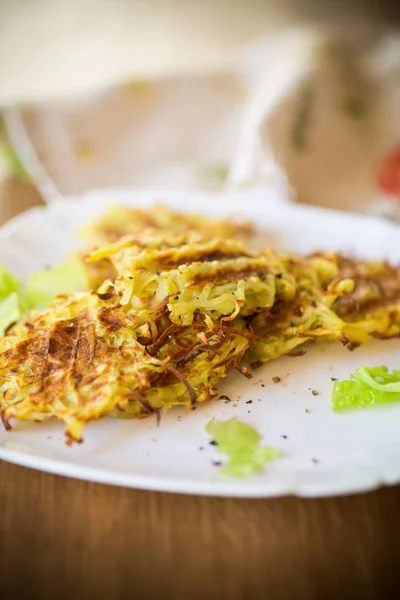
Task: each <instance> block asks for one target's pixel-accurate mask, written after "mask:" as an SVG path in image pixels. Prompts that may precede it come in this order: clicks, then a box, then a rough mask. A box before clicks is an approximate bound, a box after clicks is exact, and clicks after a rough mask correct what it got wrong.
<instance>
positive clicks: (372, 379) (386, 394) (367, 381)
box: [331, 365, 400, 412]
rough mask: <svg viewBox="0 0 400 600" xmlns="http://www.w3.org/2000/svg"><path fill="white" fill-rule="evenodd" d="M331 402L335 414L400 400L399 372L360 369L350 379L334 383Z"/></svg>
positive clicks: (382, 369)
mask: <svg viewBox="0 0 400 600" xmlns="http://www.w3.org/2000/svg"><path fill="white" fill-rule="evenodd" d="M331 400H332V408H333V410H334V411H335V412H336V411H341V410H346V409H350V408H365V407H367V406H372V405H374V404H382V403H385V402H394V401H396V400H400V370H393V371H392V372H391V373H389V370H388V368H387V367H385V366H383V365H382V366H380V367H361V368H360V369H357V370H356V372H355V373H353V374H352V375H350V379H348V380H345V381H336V382H335V385H334V386H333V391H332V399H331Z"/></svg>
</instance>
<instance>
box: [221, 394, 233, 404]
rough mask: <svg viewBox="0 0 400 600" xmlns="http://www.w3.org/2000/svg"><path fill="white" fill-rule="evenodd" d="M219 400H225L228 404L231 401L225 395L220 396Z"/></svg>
mask: <svg viewBox="0 0 400 600" xmlns="http://www.w3.org/2000/svg"><path fill="white" fill-rule="evenodd" d="M219 400H226V402H230V401H231V399H230V398H229V396H225V394H222V396H220V397H219Z"/></svg>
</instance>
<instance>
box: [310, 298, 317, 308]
mask: <svg viewBox="0 0 400 600" xmlns="http://www.w3.org/2000/svg"><path fill="white" fill-rule="evenodd" d="M310 304H311V306H313V307H314V308H315V307H316V306H317V303H316V302H315V300H311V302H310Z"/></svg>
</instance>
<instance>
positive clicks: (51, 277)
mask: <svg viewBox="0 0 400 600" xmlns="http://www.w3.org/2000/svg"><path fill="white" fill-rule="evenodd" d="M88 285H89V284H88V280H87V276H86V270H85V267H84V265H83V263H82V261H81V260H79V259H78V258H76V257H74V256H72V257H69V258H67V259H66V260H65V261H64V262H63V263H61V264H59V265H57V266H55V267H51V268H49V269H44V270H43V271H40V272H39V273H35V274H34V275H31V277H30V278H29V279H28V281H27V282H26V287H25V297H26V302H27V304H28V306H29V308H42V307H44V306H47V305H48V304H49V303H50V302H51V301H52V300H54V298H55V296H57V295H58V294H66V293H69V292H78V291H82V290H85V289H88Z"/></svg>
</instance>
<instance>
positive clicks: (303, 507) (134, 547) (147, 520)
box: [0, 181, 400, 600]
mask: <svg viewBox="0 0 400 600" xmlns="http://www.w3.org/2000/svg"><path fill="white" fill-rule="evenodd" d="M32 194H34V195H32ZM38 201H39V198H38V196H37V193H36V192H34V191H33V190H32V189H31V190H30V189H29V186H28V185H27V184H23V183H20V182H18V183H17V182H12V181H8V182H7V184H4V185H3V184H2V185H1V186H0V206H2V207H3V213H2V215H1V214H0V218H1V217H2V218H3V219H4V218H7V217H9V216H11V213H12V212H17V211H18V210H21V209H22V208H26V207H27V206H30V205H31V204H36V203H37V202H38ZM5 209H7V210H6V212H4V210H5ZM0 220H1V219H0ZM399 513H400V487H395V488H391V489H382V490H380V491H377V492H373V493H370V494H361V495H357V496H351V497H342V498H331V499H322V500H305V499H298V498H282V499H271V500H253V501H252V500H234V499H216V498H204V497H191V496H178V495H172V494H159V493H153V492H142V491H135V490H128V489H122V488H115V487H109V486H104V485H98V484H91V483H87V482H82V481H75V480H73V479H67V478H62V477H57V476H53V475H48V474H45V473H40V472H38V471H33V470H28V469H25V468H22V467H17V466H13V465H10V464H7V463H4V462H0V600H8V599H9V598H10V599H14V598H18V599H20V598H21V600H25V599H28V598H35V599H36V598H38V599H40V600H44V599H50V600H54V599H58V598H68V599H71V600H80V599H82V600H90V599H91V598H96V600H101V599H102V598H107V600H119V599H120V598H129V600H131V599H132V600H133V599H135V600H137V599H139V600H142V599H143V598H155V599H157V600H158V599H162V598H174V599H175V598H176V599H183V600H186V599H189V598H190V599H191V600H192V599H193V600H195V599H196V598H201V599H202V600H213V599H214V598H215V599H217V600H220V599H224V598H228V599H229V600H236V599H239V598H240V599H241V598H245V599H246V600H249V599H250V600H251V599H253V598H262V599H265V600H267V599H268V600H275V599H276V598H279V599H280V598H282V599H285V600H286V599H289V600H295V599H297V598H299V599H302V600H303V599H305V600H314V599H315V600H320V599H324V600H326V599H329V598H339V597H340V598H352V600H353V599H358V598H362V599H369V598H371V599H377V598H396V597H400V596H399V595H398V594H396V592H397V588H399V587H400V585H399V584H398V581H399V573H398V565H399V564H400V524H399V523H400V519H399Z"/></svg>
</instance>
